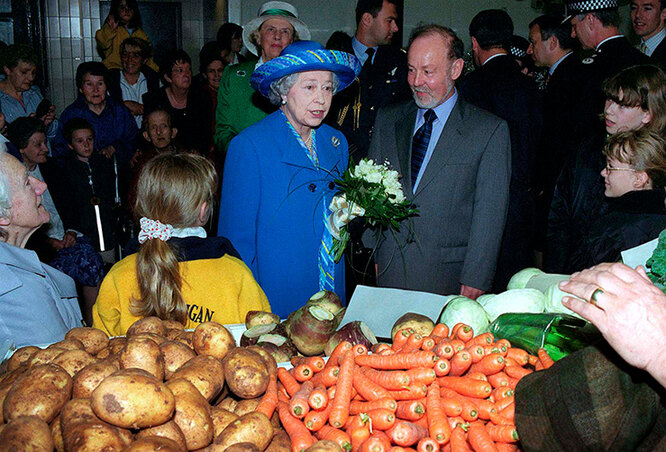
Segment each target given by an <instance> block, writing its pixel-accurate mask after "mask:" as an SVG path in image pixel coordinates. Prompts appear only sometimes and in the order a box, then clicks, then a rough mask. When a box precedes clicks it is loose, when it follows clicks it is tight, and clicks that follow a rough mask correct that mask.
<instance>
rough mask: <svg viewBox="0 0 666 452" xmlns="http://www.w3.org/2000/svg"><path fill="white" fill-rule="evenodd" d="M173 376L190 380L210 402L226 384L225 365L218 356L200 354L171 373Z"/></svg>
mask: <svg viewBox="0 0 666 452" xmlns="http://www.w3.org/2000/svg"><path fill="white" fill-rule="evenodd" d="M172 378H184V379H186V380H188V381H189V382H190V383H192V384H193V385H194V386H195V387H196V388H197V389H198V390H199V392H200V393H201V395H202V396H204V397H205V398H206V400H208V401H209V402H210V401H211V400H213V398H214V397H215V396H216V395H217V394H219V393H220V391H221V390H222V387H223V386H224V367H223V366H222V363H221V362H220V360H218V359H217V358H214V357H212V356H210V355H199V356H195V357H194V358H192V359H190V360H189V361H188V362H186V363H185V364H183V365H182V366H181V367H180V368H179V369H178V370H177V371H175V372H174V373H173V374H172V375H171V378H170V379H172Z"/></svg>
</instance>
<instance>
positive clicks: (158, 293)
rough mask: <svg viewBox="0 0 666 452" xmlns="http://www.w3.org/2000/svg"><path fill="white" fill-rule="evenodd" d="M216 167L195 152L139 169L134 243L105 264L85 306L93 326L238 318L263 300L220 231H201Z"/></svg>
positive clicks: (114, 330) (114, 331) (112, 328)
mask: <svg viewBox="0 0 666 452" xmlns="http://www.w3.org/2000/svg"><path fill="white" fill-rule="evenodd" d="M216 187H217V175H216V174H215V168H214V167H213V164H212V163H211V162H210V161H208V160H207V159H206V158H204V157H202V156H199V155H195V154H185V153H180V154H173V153H164V154H160V155H158V156H156V157H154V158H153V159H151V160H150V161H149V162H148V163H146V165H145V167H144V168H143V171H141V175H140V177H139V181H138V186H137V201H136V204H135V206H134V209H135V212H136V215H137V216H138V217H140V218H141V220H140V224H141V232H140V233H139V236H138V241H131V242H130V244H129V245H128V247H127V248H128V251H129V252H133V251H138V252H135V253H134V254H130V255H129V256H127V257H126V258H125V259H123V260H121V261H120V262H118V263H117V264H116V265H114V266H113V268H112V269H111V271H110V272H109V274H108V275H107V276H106V278H105V279H104V281H103V282H102V288H101V290H100V292H99V297H98V298H97V302H96V303H95V306H94V307H93V326H94V327H96V328H99V329H101V330H103V331H106V332H107V333H108V334H109V335H112V336H116V335H120V334H125V333H126V332H127V329H128V328H129V326H130V325H131V324H132V323H134V322H135V321H136V320H138V319H140V318H142V317H146V316H157V317H159V318H161V319H171V320H177V321H179V322H181V323H182V324H183V325H185V327H186V328H195V327H196V326H197V325H199V324H201V323H203V322H207V321H215V322H218V323H222V324H228V323H239V322H243V321H244V319H245V315H246V314H247V312H248V311H250V310H262V311H269V310H270V305H269V304H268V300H267V299H266V295H264V292H263V290H262V289H261V287H259V285H258V284H257V282H256V281H255V280H254V278H253V277H252V273H251V272H250V270H249V269H248V268H247V266H246V265H245V264H244V263H243V262H242V261H241V260H240V258H239V257H238V253H237V252H236V250H235V249H234V247H233V246H232V245H231V242H229V240H228V239H226V238H224V237H207V235H206V231H205V230H204V229H203V227H202V226H203V225H204V224H206V222H207V221H208V217H209V215H210V213H211V210H212V202H213V194H214V192H215V188H216Z"/></svg>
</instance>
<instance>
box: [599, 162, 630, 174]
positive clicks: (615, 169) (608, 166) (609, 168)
mask: <svg viewBox="0 0 666 452" xmlns="http://www.w3.org/2000/svg"><path fill="white" fill-rule="evenodd" d="M606 171H608V172H611V171H636V170H635V169H634V168H613V167H612V166H610V164H609V163H606Z"/></svg>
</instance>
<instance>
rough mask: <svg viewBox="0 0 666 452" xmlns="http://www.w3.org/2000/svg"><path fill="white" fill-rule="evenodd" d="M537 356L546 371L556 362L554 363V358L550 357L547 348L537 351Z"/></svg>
mask: <svg viewBox="0 0 666 452" xmlns="http://www.w3.org/2000/svg"><path fill="white" fill-rule="evenodd" d="M537 354H538V355H539V361H541V365H542V366H543V368H544V369H548V368H549V367H550V366H552V365H553V364H555V361H553V358H551V357H550V355H549V354H548V351H547V350H546V349H545V348H540V349H539V350H538V351H537Z"/></svg>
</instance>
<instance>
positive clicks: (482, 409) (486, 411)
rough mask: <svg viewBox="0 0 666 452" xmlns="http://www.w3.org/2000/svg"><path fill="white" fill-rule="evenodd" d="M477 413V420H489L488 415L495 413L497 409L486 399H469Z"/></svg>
mask: <svg viewBox="0 0 666 452" xmlns="http://www.w3.org/2000/svg"><path fill="white" fill-rule="evenodd" d="M469 402H471V403H472V404H473V405H474V406H476V409H477V411H478V413H479V419H485V420H489V419H490V413H497V407H495V404H494V403H493V402H491V401H490V400H488V399H469Z"/></svg>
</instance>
